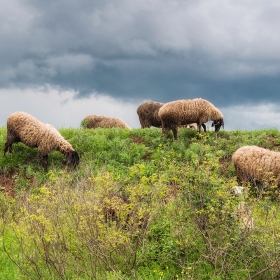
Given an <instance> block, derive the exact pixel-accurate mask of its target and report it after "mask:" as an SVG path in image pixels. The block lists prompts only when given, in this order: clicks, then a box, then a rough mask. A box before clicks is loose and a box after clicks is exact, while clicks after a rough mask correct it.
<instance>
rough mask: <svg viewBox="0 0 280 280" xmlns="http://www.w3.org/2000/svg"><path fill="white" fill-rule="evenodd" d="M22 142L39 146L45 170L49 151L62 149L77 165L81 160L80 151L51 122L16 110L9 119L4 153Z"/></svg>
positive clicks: (67, 157)
mask: <svg viewBox="0 0 280 280" xmlns="http://www.w3.org/2000/svg"><path fill="white" fill-rule="evenodd" d="M18 142H22V143H24V144H25V145H26V146H28V147H31V148H38V153H39V157H40V158H41V161H40V163H41V165H42V167H43V168H44V171H47V167H48V153H50V152H52V151H55V150H57V151H60V152H61V153H63V154H64V155H65V156H66V163H67V164H71V165H73V166H76V165H78V164H79V162H80V158H79V155H78V153H77V152H76V151H75V150H74V149H73V147H72V146H71V144H70V143H68V142H67V141H66V140H65V139H64V138H63V137H62V136H61V134H60V133H59V132H58V131H57V130H56V129H55V128H54V127H53V126H52V125H50V124H45V123H42V122H40V121H39V120H37V119H36V118H34V117H33V116H31V115H29V114H28V113H25V112H15V113H13V114H11V115H10V116H9V117H8V119H7V141H6V143H5V147H4V155H6V152H7V151H9V152H10V153H12V145H13V143H18Z"/></svg>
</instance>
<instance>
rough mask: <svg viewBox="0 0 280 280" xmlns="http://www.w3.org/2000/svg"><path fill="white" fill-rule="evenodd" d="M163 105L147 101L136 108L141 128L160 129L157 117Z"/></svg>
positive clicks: (159, 121)
mask: <svg viewBox="0 0 280 280" xmlns="http://www.w3.org/2000/svg"><path fill="white" fill-rule="evenodd" d="M163 104H164V103H161V102H154V101H147V102H143V103H142V104H140V105H139V107H138V108H137V114H138V117H139V121H140V124H141V128H145V127H151V126H155V127H161V119H160V118H159V116H158V111H159V109H160V108H161V107H162V105H163Z"/></svg>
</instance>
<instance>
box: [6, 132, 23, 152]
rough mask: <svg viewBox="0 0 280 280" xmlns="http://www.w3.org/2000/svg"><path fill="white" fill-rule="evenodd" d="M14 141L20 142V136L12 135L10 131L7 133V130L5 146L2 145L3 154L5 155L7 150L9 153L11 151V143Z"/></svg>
mask: <svg viewBox="0 0 280 280" xmlns="http://www.w3.org/2000/svg"><path fill="white" fill-rule="evenodd" d="M16 142H20V138H19V137H17V136H15V135H13V134H12V133H9V131H8V134H7V141H6V143H5V147H4V155H6V152H7V151H9V152H10V153H12V152H13V149H12V145H13V143H16Z"/></svg>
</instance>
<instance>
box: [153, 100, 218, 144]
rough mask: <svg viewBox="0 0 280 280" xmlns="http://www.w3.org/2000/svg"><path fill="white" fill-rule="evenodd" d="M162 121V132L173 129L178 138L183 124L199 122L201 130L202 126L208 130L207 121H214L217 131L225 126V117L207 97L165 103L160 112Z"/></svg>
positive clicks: (198, 128) (198, 126) (175, 136)
mask: <svg viewBox="0 0 280 280" xmlns="http://www.w3.org/2000/svg"><path fill="white" fill-rule="evenodd" d="M158 115H159V117H160V119H161V123H162V133H163V134H166V133H168V132H169V131H170V130H172V131H173V134H174V138H175V139H178V128H179V127H180V126H182V125H188V124H192V123H196V124H197V130H198V132H200V129H201V126H202V127H203V129H204V131H206V126H205V123H206V122H208V121H211V120H212V121H213V123H212V126H215V132H218V131H219V130H220V128H221V126H222V127H224V117H223V114H222V113H221V111H220V110H219V109H217V108H216V107H215V106H214V105H213V104H212V103H210V102H209V101H207V100H205V99H201V98H195V99H183V100H177V101H172V102H168V103H166V104H164V105H163V106H162V107H161V108H160V109H159V112H158Z"/></svg>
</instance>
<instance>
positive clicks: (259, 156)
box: [232, 146, 280, 186]
mask: <svg viewBox="0 0 280 280" xmlns="http://www.w3.org/2000/svg"><path fill="white" fill-rule="evenodd" d="M232 161H233V163H234V167H235V169H236V177H237V180H238V181H239V182H246V181H247V182H253V183H255V184H256V183H260V184H263V183H266V182H273V183H274V182H275V183H276V184H277V186H280V153H279V152H274V151H271V150H268V149H264V148H261V147H258V146H243V147H241V148H239V149H237V150H236V151H235V152H234V153H233V155H232Z"/></svg>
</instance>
